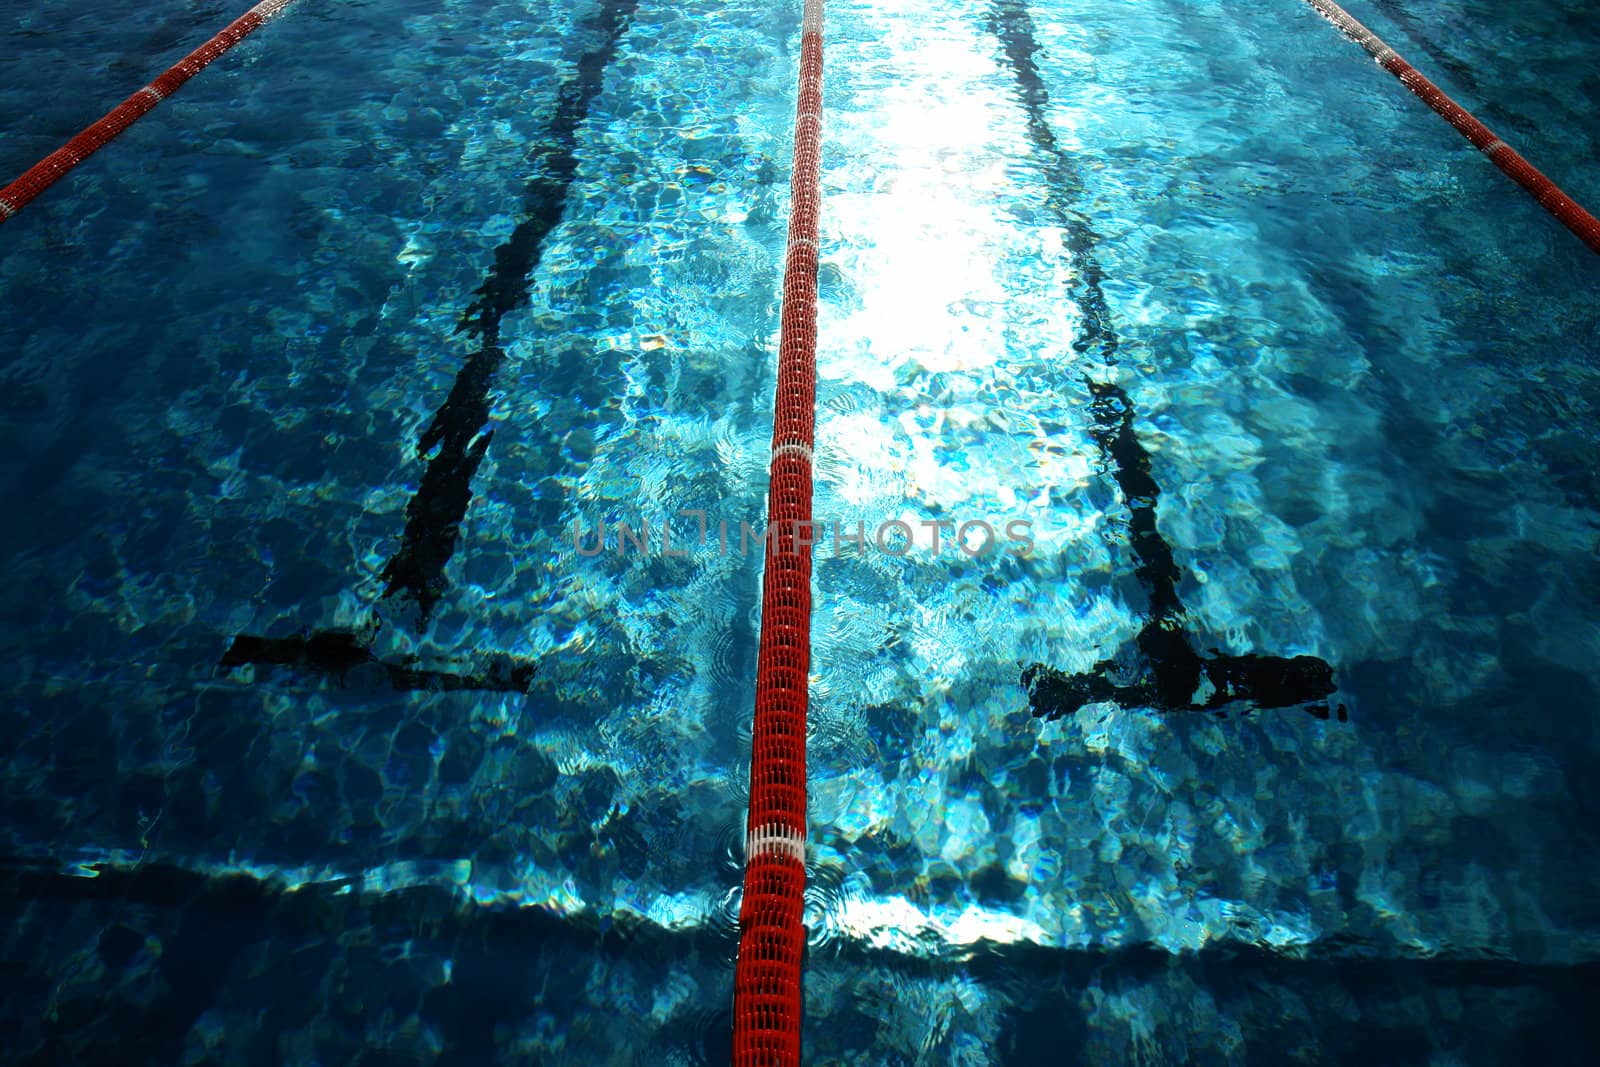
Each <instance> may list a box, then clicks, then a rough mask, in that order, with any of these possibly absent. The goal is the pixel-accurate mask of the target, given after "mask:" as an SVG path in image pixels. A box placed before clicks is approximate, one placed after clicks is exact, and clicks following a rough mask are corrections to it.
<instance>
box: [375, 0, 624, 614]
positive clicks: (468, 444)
mask: <svg viewBox="0 0 1600 1067" xmlns="http://www.w3.org/2000/svg"><path fill="white" fill-rule="evenodd" d="M638 6H639V4H638V0H607V2H605V3H603V4H602V5H601V7H600V10H599V11H598V12H597V13H596V15H595V17H594V19H593V21H592V22H591V23H589V24H588V25H587V26H586V27H585V28H584V29H583V30H580V31H579V32H580V34H582V35H584V36H598V37H599V38H600V39H601V43H600V44H599V45H598V46H596V47H595V48H593V49H591V50H590V51H588V52H586V53H584V54H583V56H582V57H581V58H580V59H579V60H578V63H577V67H578V69H577V73H576V74H575V75H574V76H573V77H571V78H569V79H567V80H566V81H565V82H563V83H562V86H561V89H560V93H559V95H558V97H557V103H556V109H555V114H554V116H553V117H552V118H551V120H550V125H549V127H548V128H547V130H546V132H545V136H544V138H543V139H542V140H541V141H540V142H539V144H538V145H536V146H535V147H534V150H533V151H532V152H531V153H530V154H529V157H528V163H529V165H530V167H531V168H532V170H533V174H534V176H533V177H532V178H531V179H530V180H529V182H528V184H527V187H526V189H525V191H524V193H523V209H522V220H521V222H519V223H518V224H517V227H516V228H515V229H514V230H513V231H512V232H511V236H510V237H508V238H507V239H506V241H505V242H504V243H503V244H501V245H500V247H499V248H496V249H495V253H494V266H493V268H491V269H490V271H489V275H488V277H487V278H486V279H485V280H484V283H483V285H481V286H480V287H479V288H478V291H477V299H476V300H474V301H473V302H472V304H471V306H470V307H468V308H467V310H466V312H465V313H464V314H463V315H462V316H461V324H460V325H459V326H458V327H457V328H456V332H457V333H465V334H467V335H469V336H471V337H474V338H476V339H477V340H478V341H479V342H480V346H481V347H480V348H479V349H478V351H477V352H475V353H473V355H472V356H471V357H470V358H469V359H468V360H467V362H466V363H465V364H464V365H463V366H462V368H461V370H460V371H459V372H458V373H457V375H456V380H455V383H454V384H453V385H452V386H451V388H450V394H449V396H447V397H446V398H445V401H444V404H443V405H441V406H440V408H439V410H438V411H437V412H435V413H434V416H433V420H432V421H431V422H429V423H428V427H427V429H425V430H424V431H423V432H422V436H421V437H420V438H419V439H418V441H417V453H418V455H419V456H426V455H428V454H429V453H430V452H431V453H433V456H432V458H431V459H429V460H428V465H427V469H426V470H425V471H424V473H423V476H422V483H421V485H419V486H418V488H417V493H416V495H415V496H413V497H412V498H411V502H410V503H409V504H408V505H407V506H406V527H405V533H404V534H403V535H402V537H401V543H400V549H399V551H398V552H396V553H395V555H394V556H393V557H392V558H391V559H390V560H389V562H388V563H387V564H385V565H384V568H383V571H382V573H381V575H380V577H381V578H382V579H383V581H384V591H383V595H384V597H391V596H394V595H395V594H396V593H404V594H406V595H407V596H409V597H411V598H412V599H413V600H415V601H416V603H417V607H418V610H419V611H420V612H421V615H422V618H423V620H424V621H426V619H427V618H428V616H429V615H430V614H432V612H433V608H434V605H435V604H437V603H438V602H439V598H440V597H441V596H443V594H444V590H445V585H446V583H445V578H444V569H445V567H446V565H447V564H448V563H449V562H450V558H451V556H453V555H454V554H455V549H456V544H457V541H458V540H459V538H460V533H461V520H462V519H463V518H464V517H465V516H466V513H467V507H468V505H470V504H471V502H472V479H473V477H474V476H475V475H476V474H477V472H478V467H479V465H481V464H482V463H483V458H484V456H485V455H486V454H487V453H488V451H489V443H490V442H491V441H492V440H493V439H494V430H493V429H492V428H490V427H489V422H490V418H489V390H490V388H491V387H492V386H493V384H494V380H495V376H496V375H497V374H498V373H499V370H500V367H501V365H502V364H503V363H504V362H505V350H504V349H503V348H501V347H500V320H501V319H503V318H504V317H505V316H506V314H507V313H509V312H511V311H513V310H515V309H516V308H518V307H521V306H522V305H523V304H525V303H527V300H528V294H529V291H530V290H531V288H532V284H533V282H532V279H533V273H534V271H535V270H536V269H537V268H538V266H539V260H540V258H541V257H542V256H543V254H544V242H545V238H546V237H547V236H549V234H550V231H551V230H553V229H555V228H556V226H557V225H558V224H560V222H561V217H562V214H563V213H564V211H565V209H566V203H567V194H568V192H569V191H570V189H571V188H572V182H573V179H574V178H575V177H576V175H577V172H578V157H577V139H578V128H579V126H580V125H582V123H583V121H584V119H585V118H586V117H587V116H588V113H589V105H590V104H591V103H592V102H593V101H594V98H595V97H596V96H598V95H599V93H600V90H601V88H602V86H603V85H604V81H605V72H606V68H607V67H608V66H610V64H611V61H612V59H613V58H614V57H615V55H616V51H617V44H618V41H619V40H620V38H621V37H622V34H623V33H624V32H626V31H627V28H628V25H629V23H630V21H631V19H632V17H633V14H634V12H635V10H636V9H637V8H638ZM435 449H437V450H438V451H437V452H434V450H435Z"/></svg>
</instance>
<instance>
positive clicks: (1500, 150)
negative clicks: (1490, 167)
mask: <svg viewBox="0 0 1600 1067" xmlns="http://www.w3.org/2000/svg"><path fill="white" fill-rule="evenodd" d="M1306 3H1308V4H1310V5H1311V6H1312V7H1313V8H1315V9H1316V11H1317V12H1318V13H1319V14H1320V15H1322V17H1323V18H1325V19H1327V20H1328V21H1329V22H1331V23H1333V24H1334V25H1335V26H1337V27H1339V29H1340V31H1341V32H1343V33H1344V35H1345V36H1346V37H1349V38H1350V39H1351V40H1353V41H1355V42H1356V43H1357V44H1359V45H1360V46H1361V47H1362V48H1364V49H1366V51H1367V54H1368V55H1370V56H1371V57H1372V58H1373V59H1376V60H1377V61H1378V64H1379V65H1380V66H1382V67H1383V69H1384V70H1386V71H1388V72H1389V73H1390V74H1393V75H1394V76H1395V77H1396V78H1399V79H1400V81H1401V83H1402V84H1404V85H1405V87H1406V88H1407V89H1410V90H1411V91H1412V92H1413V93H1416V94H1417V95H1418V96H1420V97H1421V98H1422V99H1423V101H1424V102H1426V103H1427V105H1428V106H1429V107H1431V108H1433V110H1435V111H1437V112H1438V113H1439V114H1440V116H1442V117H1443V118H1444V120H1445V121H1446V122H1448V123H1449V124H1450V125H1452V126H1454V127H1455V128H1456V129H1457V130H1458V131H1459V132H1460V133H1461V135H1462V136H1463V137H1465V138H1466V139H1467V140H1469V141H1471V142H1472V144H1473V147H1475V148H1477V149H1478V151H1480V152H1482V153H1483V154H1484V155H1486V156H1488V157H1489V160H1490V162H1492V163H1493V164H1494V165H1495V166H1497V167H1499V168H1500V169H1501V170H1502V171H1504V172H1505V173H1506V174H1507V175H1508V176H1509V177H1510V178H1511V180H1512V181H1514V182H1516V183H1517V184H1518V185H1520V186H1522V187H1523V188H1524V189H1526V190H1527V191H1528V192H1529V194H1531V195H1532V196H1533V198H1534V199H1535V200H1537V201H1539V205H1540V206H1541V207H1543V208H1544V209H1545V210H1546V211H1548V212H1550V214H1552V215H1554V216H1555V217H1556V219H1557V220H1558V221H1559V222H1560V223H1561V224H1562V225H1563V226H1565V227H1566V228H1567V229H1569V230H1571V231H1572V232H1573V233H1575V234H1577V235H1578V237H1579V239H1580V240H1582V241H1583V243H1584V244H1586V245H1588V246H1589V247H1590V248H1591V249H1593V250H1594V251H1596V252H1600V219H1596V218H1595V217H1594V216H1593V215H1591V214H1589V213H1588V212H1587V211H1585V210H1584V209H1583V207H1582V206H1581V205H1579V204H1578V202H1577V201H1576V200H1573V199H1572V197H1570V196H1568V195H1567V194H1566V193H1564V192H1562V191H1561V189H1560V188H1559V187H1557V185H1556V183H1555V182H1553V181H1551V180H1550V179H1549V178H1546V177H1545V176H1544V175H1543V174H1541V173H1539V170H1538V168H1536V167H1535V166H1534V165H1533V164H1532V163H1529V162H1528V161H1527V160H1526V159H1524V158H1523V157H1522V156H1521V155H1520V154H1519V153H1518V152H1517V151H1516V149H1514V148H1512V147H1510V146H1509V145H1507V144H1506V143H1505V142H1504V141H1502V140H1501V139H1500V138H1499V137H1497V136H1495V133H1494V131H1493V130H1491V129H1489V127H1487V126H1485V125H1484V124H1483V123H1481V122H1479V121H1478V120H1477V119H1476V118H1474V117H1473V115H1472V113H1471V112H1469V111H1467V110H1466V109H1465V108H1463V107H1462V106H1461V105H1460V104H1457V103H1456V102H1455V101H1454V100H1452V99H1450V97H1448V96H1446V95H1445V93H1444V91H1443V90H1442V89H1440V88H1439V87H1438V86H1437V85H1435V84H1433V82H1431V81H1429V80H1428V79H1427V78H1425V77H1423V75H1422V74H1421V72H1419V71H1418V70H1417V68H1416V67H1413V66H1412V65H1411V64H1410V63H1407V62H1406V61H1405V60H1404V59H1401V58H1400V56H1399V54H1398V53H1396V52H1395V50H1394V49H1393V48H1390V47H1389V46H1388V45H1386V44H1384V43H1383V41H1382V40H1380V39H1379V38H1378V35H1377V34H1375V33H1373V32H1372V31H1371V30H1369V29H1367V28H1366V27H1365V26H1363V25H1362V24H1361V23H1359V22H1357V21H1356V20H1355V19H1354V18H1352V17H1351V16H1350V13H1349V12H1348V11H1346V10H1345V9H1344V8H1342V7H1340V6H1339V5H1338V4H1336V3H1334V2H1333V0H1306Z"/></svg>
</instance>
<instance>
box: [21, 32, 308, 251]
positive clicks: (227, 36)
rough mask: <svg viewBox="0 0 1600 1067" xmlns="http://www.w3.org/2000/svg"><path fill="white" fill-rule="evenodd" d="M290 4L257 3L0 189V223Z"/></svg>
mask: <svg viewBox="0 0 1600 1067" xmlns="http://www.w3.org/2000/svg"><path fill="white" fill-rule="evenodd" d="M293 2H294V0H261V2H260V3H259V4H257V5H256V6H255V7H253V8H251V9H250V10H249V11H246V12H245V13H244V14H243V15H240V16H239V17H238V18H236V19H234V20H233V22H232V23H230V24H229V25H228V27H227V29H225V30H223V31H222V32H221V33H219V34H217V35H216V36H215V37H213V38H211V40H209V41H207V42H206V43H205V44H203V45H201V46H200V47H199V48H196V49H195V50H194V51H193V52H190V53H189V54H188V55H186V56H184V57H183V58H182V59H181V60H179V61H178V62H177V63H175V64H173V65H172V66H171V67H169V68H168V69H167V71H166V73H164V74H162V75H161V77H159V78H157V79H156V80H155V81H153V82H151V83H150V84H149V85H146V86H145V87H144V88H143V89H140V90H139V91H138V92H136V93H134V94H133V95H132V96H130V97H128V99H126V100H124V101H123V102H122V103H120V104H118V105H117V106H116V107H114V108H112V109H111V110H110V111H109V112H107V113H106V114H105V116H104V117H103V118H101V119H100V121H99V122H96V123H95V124H94V125H93V126H90V127H89V128H88V129H86V130H84V131H83V132H82V133H80V134H78V136H76V137H74V138H73V139H72V140H70V141H68V142H67V143H66V144H65V145H63V146H61V147H60V148H58V149H56V150H55V151H54V152H52V153H50V154H49V155H48V156H46V157H44V159H42V160H40V161H39V162H38V163H35V164H34V165H33V166H32V167H30V168H28V170H27V171H26V172H25V173H24V174H23V175H22V177H20V178H18V179H17V180H16V181H14V182H12V183H11V184H10V185H8V186H6V187H5V188H4V189H0V222H4V221H5V220H6V219H9V218H10V217H11V216H12V215H15V214H16V213H17V212H19V211H21V210H22V208H23V206H24V205H26V204H27V203H28V202H29V201H30V200H32V199H33V198H34V197H36V196H38V195H39V194H40V193H42V192H44V191H45V190H46V189H48V188H50V186H52V185H54V184H55V183H56V182H57V181H59V180H61V178H62V177H63V176H64V175H65V174H66V173H67V171H69V170H71V169H72V168H73V167H76V166H77V165H78V164H79V163H82V162H83V161H84V160H86V159H88V158H89V157H90V156H92V155H94V154H95V153H96V152H98V151H99V150H100V149H101V148H103V147H105V145H106V144H107V142H109V141H110V140H111V139H112V138H114V137H116V136H117V135H118V134H120V133H121V132H122V131H123V130H126V129H127V128H128V127H129V126H132V125H133V124H134V123H135V122H137V121H139V119H141V118H143V117H144V116H145V115H146V114H148V113H149V112H150V111H151V110H152V109H153V108H154V107H155V106H156V105H157V104H159V103H160V102H161V101H163V100H165V99H166V98H167V97H169V96H171V95H172V94H173V93H175V92H177V91H178V88H179V86H181V85H183V83H184V82H186V81H188V80H189V79H190V78H192V77H194V76H195V75H196V74H199V73H200V72H201V71H202V70H204V69H205V68H206V67H207V66H208V65H209V64H210V63H211V62H212V61H213V60H215V59H216V58H217V57H218V56H220V55H222V54H223V53H224V52H226V51H227V50H228V49H230V48H232V47H233V46H234V45H236V44H238V43H239V42H240V41H242V40H244V39H245V38H246V37H247V36H249V35H250V33H251V32H253V31H254V30H255V29H256V28H258V27H259V26H261V25H262V24H263V23H264V22H266V21H267V20H268V19H270V18H272V16H274V15H276V14H277V13H278V12H280V11H282V10H283V9H284V8H286V7H288V6H289V5H290V4H292V3H293Z"/></svg>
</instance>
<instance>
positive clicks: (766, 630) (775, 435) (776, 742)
mask: <svg viewBox="0 0 1600 1067" xmlns="http://www.w3.org/2000/svg"><path fill="white" fill-rule="evenodd" d="M822 4H823V0H805V20H804V22H803V23H802V25H801V34H800V98H799V101H798V102H797V103H796V105H795V122H794V174H793V177H792V178H791V179H790V191H791V196H792V200H793V207H792V208H791V212H790V215H789V251H788V257H787V261H786V263H785V265H784V272H783V317H782V322H781V325H780V330H779V335H778V387H777V397H776V415H775V418H774V420H773V427H772V461H771V467H770V474H769V478H770V482H769V489H768V497H767V525H768V532H769V546H768V552H767V559H766V573H765V575H764V576H763V581H762V591H761V648H760V652H759V653H758V656H757V661H756V707H755V721H754V728H753V731H752V732H753V737H752V744H751V753H750V816H749V821H748V822H747V823H746V828H747V837H746V839H745V868H744V898H743V901H742V902H741V904H740V907H739V962H738V964H737V966H736V967H735V970H734V979H733V1062H734V1064H735V1067H776V1065H784V1067H790V1065H795V1067H797V1065H798V1064H799V1063H800V1022H801V1018H802V1014H803V1008H804V1003H803V999H802V994H801V987H800V967H801V958H802V956H803V954H804V952H805V946H806V930H805V926H804V925H803V924H802V922H801V912H802V908H803V904H804V895H805V887H806V707H807V693H806V683H807V679H808V678H809V676H810V673H811V542H812V540H813V538H812V532H811V448H812V444H813V430H814V428H815V421H816V395H817V216H818V212H819V210H820V208H821V201H822V192H821V170H822Z"/></svg>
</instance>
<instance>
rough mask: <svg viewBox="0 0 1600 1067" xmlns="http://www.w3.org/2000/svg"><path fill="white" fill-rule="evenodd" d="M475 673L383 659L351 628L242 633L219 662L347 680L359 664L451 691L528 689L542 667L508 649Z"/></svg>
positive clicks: (398, 680)
mask: <svg viewBox="0 0 1600 1067" xmlns="http://www.w3.org/2000/svg"><path fill="white" fill-rule="evenodd" d="M480 660H481V662H479V663H478V664H476V666H477V668H478V669H477V670H475V671H467V672H460V671H443V670H433V669H428V668H423V667H419V666H417V664H418V663H419V662H420V660H418V658H417V657H415V656H408V657H406V658H405V659H403V660H401V661H399V662H391V661H388V660H382V659H379V658H378V657H377V656H374V655H373V654H372V651H371V650H370V649H369V648H367V646H366V643H365V642H363V641H362V639H361V638H360V636H359V635H357V634H356V633H354V632H352V631H350V630H321V631H318V632H316V633H313V634H310V635H305V634H300V635H296V636H294V637H252V636H251V635H249V634H240V635H239V636H238V637H235V638H234V639H233V644H232V645H230V646H229V647H228V651H227V652H226V653H224V654H223V656H222V661H221V662H220V663H218V664H217V667H218V669H219V670H224V671H226V670H233V669H235V668H239V667H244V666H277V667H299V668H303V669H309V670H314V671H319V672H321V673H324V674H331V675H334V676H335V677H337V678H338V679H339V680H341V681H343V680H344V679H345V678H346V677H347V676H348V675H349V674H350V672H351V671H353V670H356V669H357V668H360V667H376V668H377V669H378V670H380V671H382V672H383V674H384V676H385V677H387V678H388V680H389V684H390V685H391V686H393V687H394V688H395V689H398V690H426V691H430V692H447V691H455V690H464V689H472V690H488V691H492V692H500V693H525V692H527V689H528V686H529V685H530V684H532V682H533V676H534V673H535V672H536V671H537V670H538V669H539V665H538V662H537V661H536V660H532V659H528V658H526V657H523V656H512V655H509V654H507V653H504V652H495V653H488V654H486V655H484V656H482V657H480Z"/></svg>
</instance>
